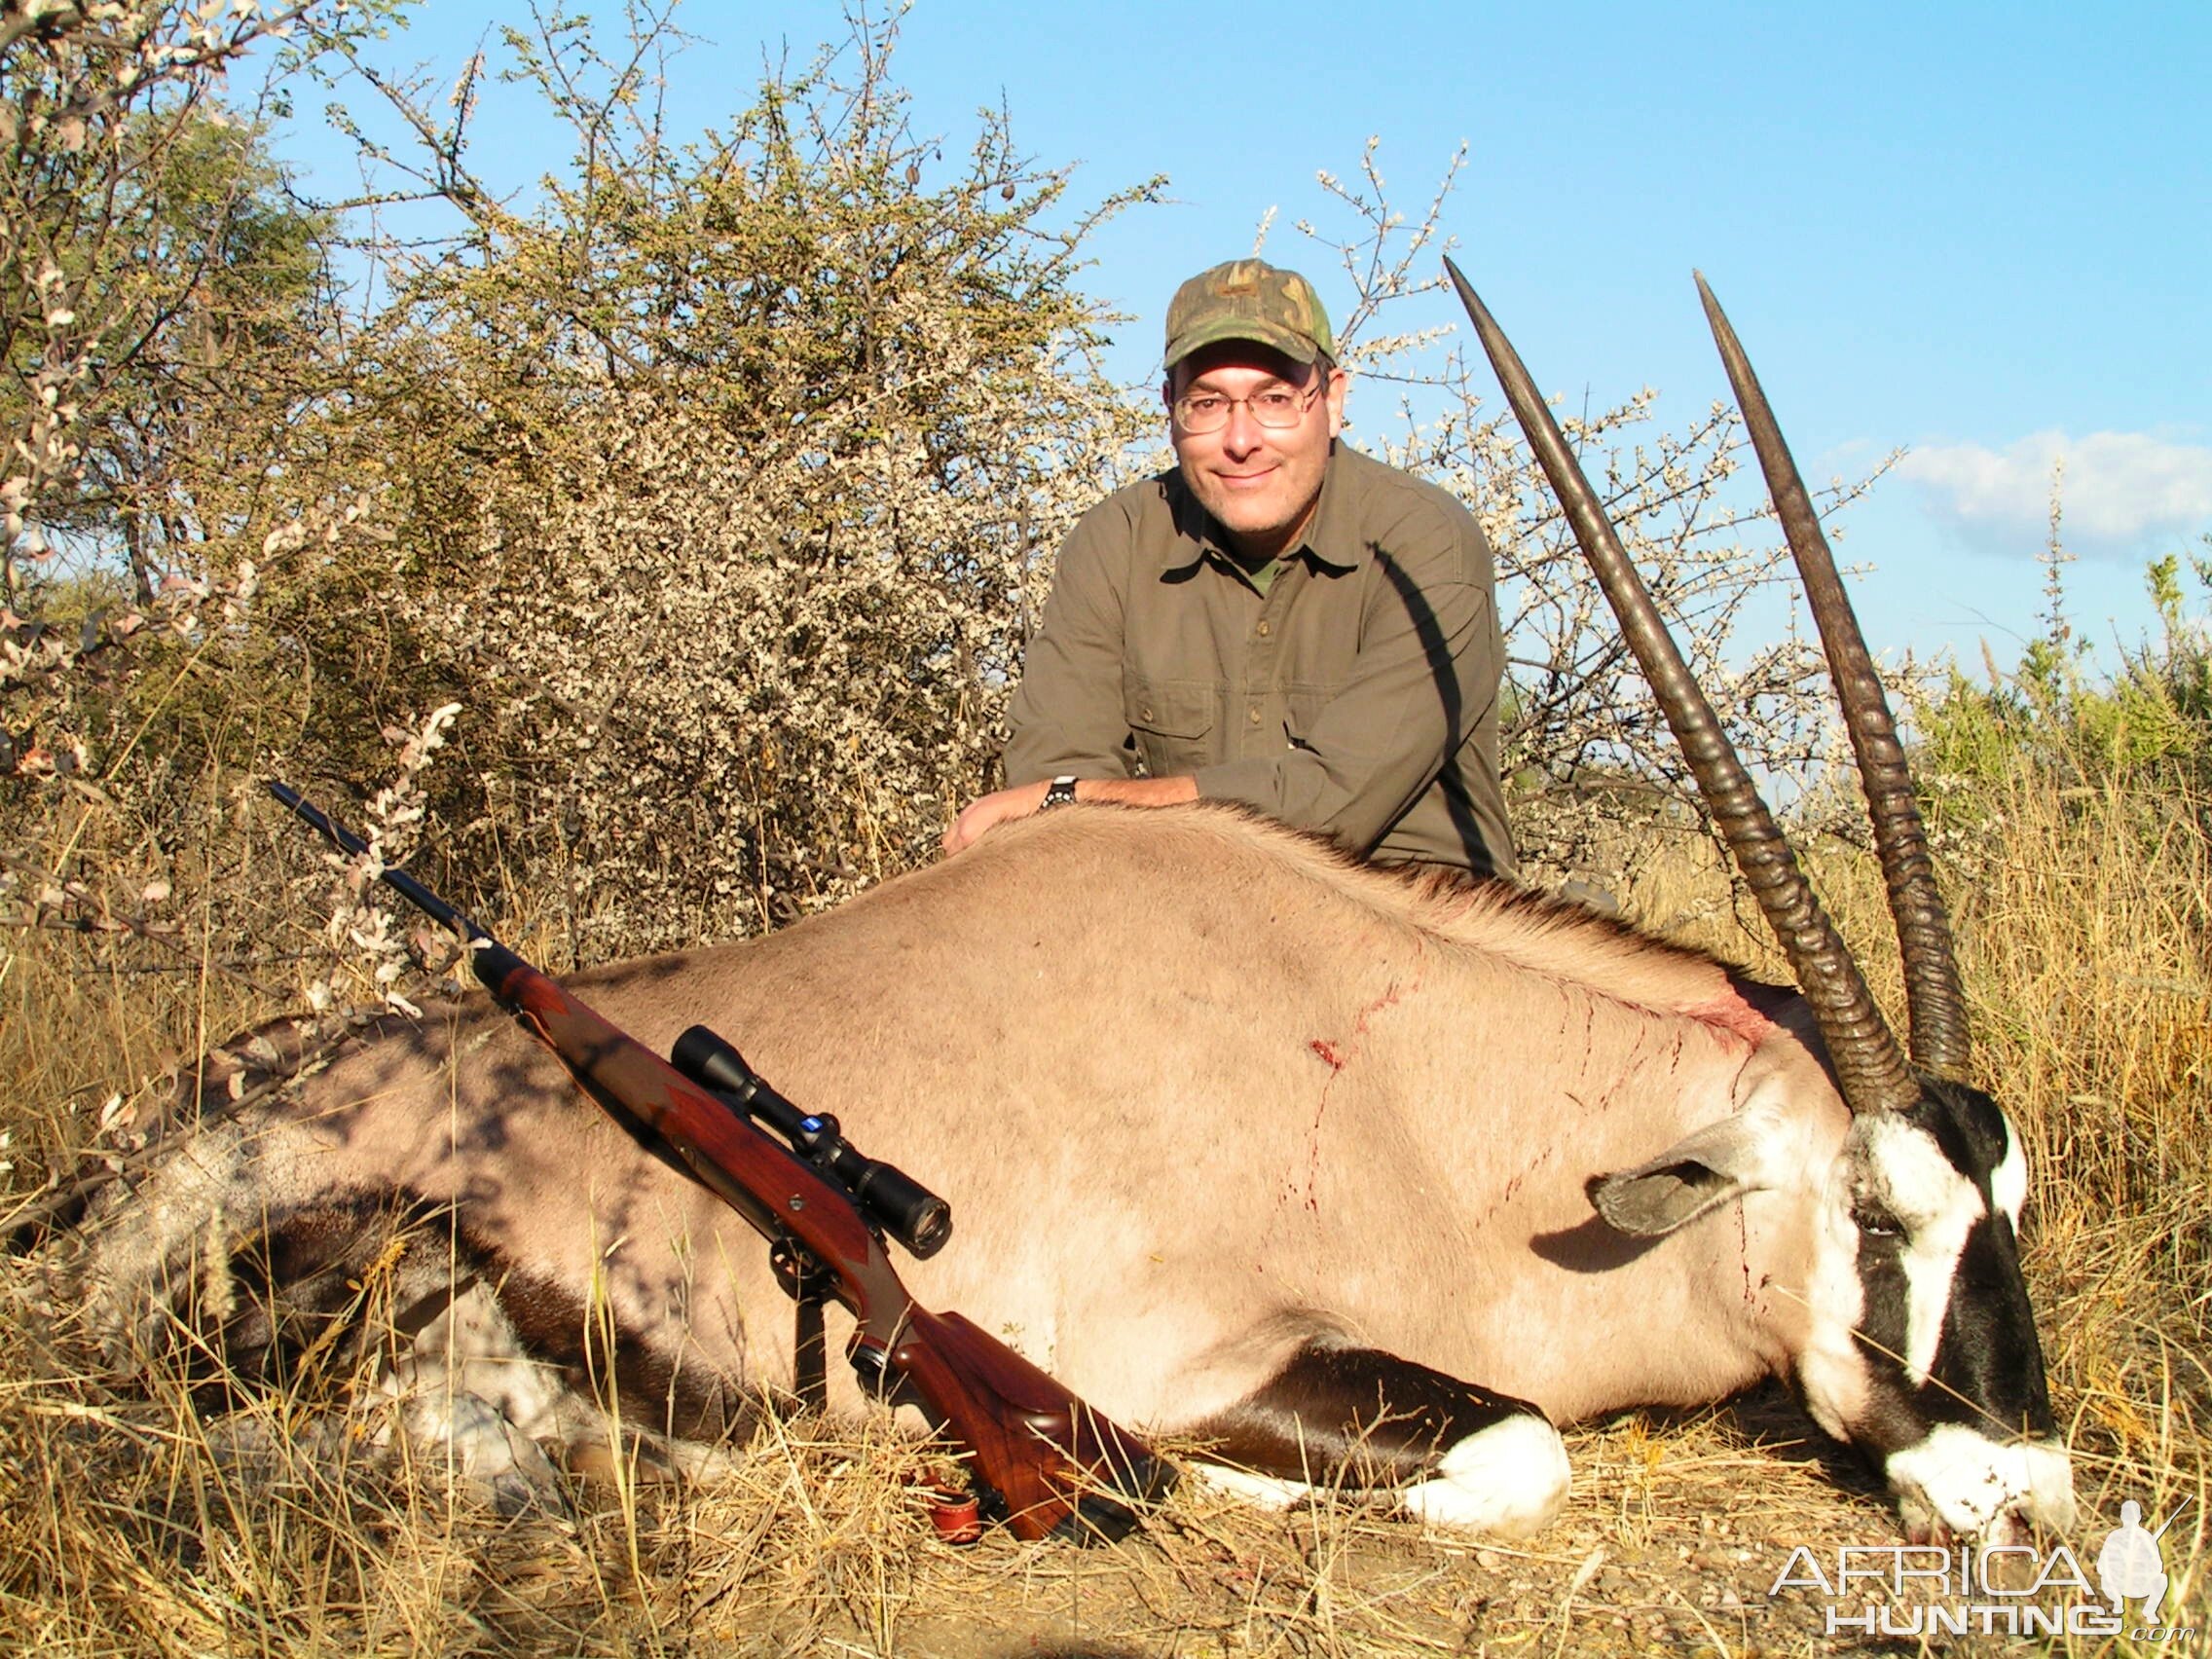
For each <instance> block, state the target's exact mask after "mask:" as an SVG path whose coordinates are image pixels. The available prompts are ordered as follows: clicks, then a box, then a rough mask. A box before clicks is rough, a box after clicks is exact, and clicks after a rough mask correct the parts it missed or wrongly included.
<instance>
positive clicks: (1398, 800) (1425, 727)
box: [1006, 444, 1514, 875]
mask: <svg viewBox="0 0 2212 1659" xmlns="http://www.w3.org/2000/svg"><path fill="white" fill-rule="evenodd" d="M1266 587H1267V591H1266V592H1265V593H1262V592H1261V591H1260V589H1259V588H1257V587H1255V586H1254V585H1253V583H1252V581H1251V580H1250V578H1249V577H1248V576H1247V575H1246V574H1245V573H1244V571H1242V570H1241V569H1240V568H1239V567H1238V566H1237V564H1236V562H1235V559H1234V558H1232V557H1231V556H1230V554H1229V552H1228V551H1227V542H1226V538H1225V537H1224V536H1223V534H1222V532H1221V529H1220V527H1219V526H1218V525H1216V524H1215V523H1214V522H1213V520H1212V519H1211V517H1210V516H1208V515H1207V513H1206V512H1205V510H1204V509H1203V508H1201V507H1200V506H1199V505H1198V501H1197V499H1196V498H1194V497H1193V496H1192V495H1191V493H1190V491H1189V489H1188V488H1186V486H1185V485H1184V482H1183V477H1182V473H1181V471H1180V469H1178V470H1175V471H1170V472H1164V473H1161V474H1160V475H1159V476H1158V477H1155V478H1149V479H1146V480H1145V481H1144V482H1143V483H1141V484H1134V485H1131V486H1130V487H1129V488H1127V489H1125V490H1122V491H1119V492H1117V493H1116V494H1114V495H1113V496H1110V497H1108V498H1106V499H1105V500H1104V501H1102V502H1100V503H1099V504H1098V505H1097V506H1095V507H1093V508H1092V509H1091V510H1090V511H1089V512H1088V513H1087V514H1085V515H1084V517H1083V519H1082V520H1081V521H1080V522H1079V523H1078V524H1077V525H1076V527H1075V529H1074V530H1073V531H1072V532H1070V533H1069V535H1068V538H1067V540H1066V541H1065V542H1064V543H1063V544H1062V546H1061V548H1060V557H1059V569H1058V573H1057V575H1056V576H1055V577H1054V579H1053V584H1052V592H1051V598H1050V599H1049V600H1048V601H1047V602H1046V606H1045V616H1044V622H1043V625H1042V626H1041V627H1040V629H1039V630H1038V633H1037V635H1036V637H1035V638H1034V639H1032V640H1031V641H1030V642H1029V650H1028V659H1027V664H1026V667H1025V669H1024V673H1023V677H1022V682H1021V685H1020V687H1019V689H1018V690H1017V691H1016V692H1015V693H1014V704H1013V708H1012V710H1011V712H1010V715H1009V719H1010V722H1011V724H1012V728H1013V736H1012V738H1011V740H1010V741H1009V742H1008V744H1007V749H1006V772H1007V782H1008V783H1009V784H1010V785H1011V784H1023V783H1030V782H1034V781H1035V780H1037V779H1039V778H1050V777H1057V776H1061V775H1063V774H1069V773H1072V774H1074V775H1075V776H1077V777H1079V778H1117V777H1129V776H1134V775H1136V774H1137V773H1138V772H1139V771H1140V769H1141V771H1142V772H1143V773H1144V774H1145V775H1148V776H1151V777H1156V778H1166V777H1179V776H1185V775H1188V776H1191V777H1194V778H1195V779H1196V780H1197V783H1198V793H1199V795H1200V796H1201V797H1203V798H1206V799H1214V800H1235V801H1242V802H1244V803H1245V804H1246V805H1248V806H1253V807H1257V808H1258V809H1259V810H1260V811H1262V812H1265V813H1267V814H1268V815H1270V816H1271V817H1273V818H1277V819H1280V820H1282V821H1283V822H1284V823H1286V824H1292V825H1297V826H1299V827H1301V828H1304V829H1310V830H1323V831H1325V832H1327V833H1329V834H1331V835H1333V836H1335V837H1336V839H1337V840H1338V841H1340V842H1342V843H1343V844H1344V845H1345V846H1346V847H1347V848H1349V849H1351V850H1352V851H1353V852H1356V853H1359V854H1362V855H1365V856H1369V857H1373V858H1375V859H1377V860H1381V861H1393V862H1394V861H1404V860H1415V859H1418V860H1422V861H1426V862H1429V863H1435V864H1450V865H1458V866H1462V867H1464V868H1467V869H1471V870H1474V871H1476V872H1478V873H1494V874H1499V875H1507V874H1510V873H1512V870H1513V867H1514V863H1513V843H1512V840H1511V838H1510V836H1509V835H1508V833H1507V830H1506V824H1505V801H1504V796H1503V794H1502V793H1501V792H1500V790H1499V787H1498V776H1497V715H1498V709H1497V699H1498V682H1499V678H1500V676H1501V675H1502V673H1503V666H1504V645H1503V643H1502V641H1501V640H1500V639H1499V636H1498V625H1497V607H1496V599H1495V593H1494V590H1493V571H1492V561H1491V550H1490V543H1489V541H1488V540H1487V539H1485V537H1484V535H1483V533H1482V530H1481V528H1480V527H1479V526H1478V525H1477V524H1476V523H1475V520H1474V516H1473V515H1472V514H1471V513H1469V512H1468V511H1467V509H1466V508H1465V507H1464V506H1462V505H1461V504H1460V503H1459V502H1458V501H1457V500H1456V499H1455V498H1453V497H1452V496H1451V495H1449V494H1448V493H1447V492H1445V491H1443V490H1440V489H1438V488H1437V487H1436V486H1434V485H1432V484H1425V483H1423V482H1421V481H1420V480H1419V479H1417V478H1414V477H1412V476H1410V475H1409V474H1407V473H1404V472H1400V471H1398V470H1396V469H1395V468H1393V467H1388V466H1384V465H1383V463H1382V462H1380V461H1372V460H1370V459H1369V458H1368V457H1366V456H1363V455H1361V454H1359V453H1358V452H1357V451H1356V450H1350V449H1346V448H1345V447H1344V446H1343V445H1342V444H1339V445H1338V446H1337V448H1336V450H1335V453H1334V454H1333V455H1332V456H1331V457H1330V460H1329V465H1328V470H1327V471H1326V473H1324V474H1323V478H1322V485H1321V499H1320V504H1319V506H1318V508H1317V509H1316V511H1315V512H1314V515H1313V521H1312V524H1311V526H1310V528H1309V531H1308V533H1307V536H1306V539H1305V541H1304V542H1303V543H1302V544H1301V545H1300V547H1299V548H1298V549H1297V550H1296V551H1294V552H1292V553H1288V554H1285V555H1284V557H1283V558H1282V560H1281V561H1280V563H1279V564H1278V566H1277V569H1276V571H1275V573H1274V578H1273V580H1272V581H1271V582H1269V583H1268V584H1266Z"/></svg>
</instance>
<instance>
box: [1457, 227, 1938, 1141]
mask: <svg viewBox="0 0 2212 1659" xmlns="http://www.w3.org/2000/svg"><path fill="white" fill-rule="evenodd" d="M1444 269H1445V270H1446V271H1448V272H1450V273H1451V276H1452V281H1453V284H1454V285H1455V286H1456V288H1457V289H1458V290H1459V300H1460V303H1461V304H1463V305H1464V306H1465V307H1466V308H1467V315H1468V317H1469V318H1471V319H1472V320H1473V322H1474V325H1475V332H1476V334H1477V335H1479V336H1480V337H1481V339H1482V343H1483V350H1485V351H1487V352H1488V353H1489V354H1490V360H1491V366H1492V367H1493V369H1495V370H1496V371H1497V379H1498V384H1499V385H1500V386H1502V387H1504V388H1505V399H1506V401H1507V402H1508V403H1509V404H1511V405H1512V407H1513V413H1514V416H1515V418H1516V419H1517V420H1519V421H1520V423H1521V430H1522V432H1523V433H1524V435H1526V436H1527V438H1528V440H1529V447H1530V449H1532V450H1533V451H1534V452H1535V455H1536V460H1537V461H1538V462H1540V463H1541V465H1542V466H1543V469H1544V475H1545V476H1546V477H1547V478H1549V479H1550V480H1551V485H1552V492H1553V494H1555V495H1556V496H1558V497H1559V500H1560V505H1561V506H1562V507H1563V508H1565V509H1566V512H1567V522H1568V523H1569V524H1570V525H1572V526H1573V527H1574V536H1575V539H1576V540H1577V541H1579V542H1581V544H1582V551H1583V553H1584V555H1585V556H1587V557H1588V559H1589V561H1590V567H1591V569H1592V570H1593V571H1596V573H1597V576H1598V583H1599V586H1601V587H1602V588H1604V591H1605V598H1606V600H1607V601H1608V602H1609V603H1610V604H1611V606H1612V608H1613V613H1614V614H1615V615H1616V616H1617V617H1619V619H1620V625H1621V633H1622V635H1623V636H1624V637H1625V638H1626V639H1627V640H1628V643H1629V645H1630V648H1631V649H1633V650H1634V651H1635V652H1636V659H1637V661H1638V662H1639V663H1640V664H1641V665H1642V668H1643V677H1644V679H1645V680H1646V681H1648V682H1650V685H1651V691H1652V695H1653V696H1654V697H1656V698H1657V699H1658V702H1659V707H1660V709H1661V710H1662V711H1664V713H1665V714H1666V716H1667V723H1668V724H1669V725H1670V726H1672V727H1674V731H1675V741H1676V742H1677V743H1678V744H1679V745H1680V746H1681V750H1682V756H1683V758H1684V759H1686V760H1688V762H1689V765H1690V770H1691V771H1692V772H1693V773H1694V774H1695V775H1696V777H1697V782H1698V789H1699V790H1700V792H1702V793H1703V794H1704V795H1705V800H1706V805H1707V807H1708V809H1709V810H1711V812H1712V813H1713V818H1714V825H1715V826H1716V827H1717V828H1718V829H1719V830H1720V833H1721V836H1722V838H1723V839H1725V840H1726V841H1727V843H1728V846H1729V850H1730V851H1731V852H1733V853H1734V854H1735V856H1736V865H1737V867H1738V868H1740V869H1741V870H1742V871H1743V872H1744V879H1745V881H1746V882H1748V883H1749V884H1750V886H1751V892H1752V893H1753V895H1755V896H1756V897H1757V899H1758V902H1759V908H1760V909H1761V910H1763V911H1765V912H1766V919H1767V925H1768V926H1769V927H1771V928H1773V929H1774V934H1775V938H1776V939H1778V940H1781V943H1782V948H1783V951H1784V953H1785V954H1786V955H1787V956H1788V958H1789V965H1790V968H1791V970H1792V971H1793V972H1794V973H1795V974H1796V976H1797V983H1798V986H1799V987H1800V988H1801V989H1802V990H1803V992H1804V994H1805V1001H1806V1003H1807V1004H1808V1005H1810V1007H1811V1008H1812V1010H1813V1013H1814V1016H1815V1017H1816V1018H1817V1019H1818V1020H1819V1021H1820V1026H1821V1036H1822V1037H1823V1039H1824V1040H1825V1042H1826V1044H1827V1049H1828V1061H1829V1063H1830V1064H1831V1065H1832V1066H1833V1067H1834V1068H1835V1075H1836V1082H1837V1083H1838V1084H1839V1085H1840V1086H1841V1088H1842V1090H1843V1097H1844V1100H1845V1101H1846V1102H1847V1103H1848V1104H1849V1105H1850V1107H1851V1109H1852V1110H1853V1111H1854V1112H1878V1111H1888V1110H1892V1109H1895V1108H1899V1107H1902V1106H1906V1105H1909V1104H1910V1103H1911V1102H1912V1101H1914V1100H1916V1099H1917V1098H1918V1097H1919V1093H1920V1090H1919V1088H1918V1087H1917V1086H1916V1085H1915V1084H1914V1083H1913V1080H1912V1074H1911V1073H1910V1072H1909V1071H1908V1070H1907V1069H1906V1067H1905V1063H1904V1056H1903V1055H1902V1054H1900V1053H1899V1051H1898V1046H1897V1042H1896V1040H1895V1039H1894V1038H1892V1037H1891V1035H1890V1028H1889V1026H1888V1025H1887V1024H1885V1023H1884V1021H1883V1019H1882V1014H1881V1010H1879V1009H1878V1008H1876V1007H1875V1006H1874V999H1873V996H1872V995H1871V994H1870V993H1869V992H1868V991H1867V989H1866V981H1865V980H1864V979H1863V978H1862V977H1861V976H1860V973H1859V968H1858V965H1857V964H1856V963H1854V962H1853V961H1852V960H1851V953H1850V952H1849V951H1848V950H1846V949H1845V948H1844V945H1843V940H1842V938H1841V936H1839V935H1838V934H1837V933H1836V931H1835V927H1834V924H1833V923H1831V922H1830V921H1829V920H1828V918H1827V913H1826V912H1825V911H1824V910H1823V909H1822V908H1821V903H1820V900H1819V899H1817V898H1816V897H1815V896H1814V894H1813V888H1812V884H1811V883H1810V882H1808V881H1807V880H1806V879H1805V875H1804V872H1803V871H1802V870H1800V869H1799V868H1798V867H1797V859H1796V855H1795V854H1794V853H1792V852H1791V851H1790V850H1789V843H1788V841H1787V840H1785V839H1784V838H1783V834H1782V830H1781V828H1780V827H1779V826H1778V825H1776V823H1775V822H1774V816H1773V814H1771V813H1769V812H1768V811H1767V809H1766V803H1765V802H1764V801H1762V800H1761V799H1759V793H1758V790H1757V789H1756V788H1755V787H1754V786H1753V785H1752V783H1751V774H1750V773H1749V772H1748V771H1746V770H1745V769H1744V763H1743V761H1742V760H1741V759H1739V758H1738V757H1737V755H1736V751H1735V749H1734V748H1733V747H1732V746H1731V745H1730V744H1729V742H1728V738H1727V734H1726V733H1725V732H1723V731H1722V730H1721V728H1720V721H1719V719H1717V718H1716V717H1715V716H1714V712H1713V705H1712V704H1711V703H1709V702H1708V701H1707V700H1706V696H1705V693H1704V692H1703V691H1701V690H1700V689H1699V688H1698V684H1697V682H1696V681H1695V680H1694V679H1692V678H1691V676H1690V671H1689V665H1688V664H1687V663H1685V662H1684V661H1683V660H1682V653H1681V652H1680V650H1678V649H1677V647H1676V645H1675V642H1674V639H1673V637H1672V636H1671V635H1670V634H1669V633H1668V632H1667V625H1666V623H1665V622H1663V621H1662V620H1660V616H1659V608H1658V607H1657V606H1655V605H1654V604H1652V602H1651V595H1650V593H1649V591H1648V590H1647V589H1645V587H1644V585H1643V578H1642V577H1641V576H1640V575H1638V574H1637V571H1636V567H1635V566H1634V565H1633V564H1632V563H1630V561H1629V557H1628V554H1627V553H1626V552H1624V551H1623V550H1622V548H1621V544H1620V538H1619V537H1618V536H1617V535H1614V534H1613V527H1612V526H1611V524H1609V523H1608V522H1607V521H1606V518H1605V514H1604V509H1603V508H1602V507H1600V506H1599V504H1598V497H1597V493H1596V492H1595V491H1593V490H1592V489H1591V488H1590V481H1589V480H1588V479H1587V478H1585V477H1583V475H1582V468H1581V466H1580V465H1578V464H1577V463H1576V461H1575V460H1574V457H1573V455H1572V454H1571V453H1570V452H1569V451H1568V449H1567V439H1566V438H1565V437H1564V436H1563V435H1562V434H1561V432H1560V429H1559V424H1558V423H1557V422H1556V421H1554V420H1553V419H1552V413H1551V410H1550V409H1548V408H1547V407H1545V404H1544V400H1543V398H1542V396H1541V395H1539V394H1538V392H1537V390H1536V386H1535V383H1534V382H1533V381H1532V380H1530V377H1529V371H1528V370H1527V369H1526V368H1524V367H1523V366H1522V363H1521V358H1520V356H1519V355H1518V354H1517V353H1516V352H1515V351H1514V350H1513V347H1512V345H1511V344H1510V343H1509V342H1508V341H1507V340H1506V338H1505V336H1504V334H1503V333H1502V332H1500V330H1499V329H1498V326H1497V324H1496V323H1495V322H1494V321H1493V320H1492V318H1491V314H1490V313H1489V312H1488V311H1486V310H1485V309H1484V307H1483V303H1482V301H1481V300H1480V299H1478V298H1476V296H1475V291H1474V289H1473V288H1471V287H1470V286H1468V284H1467V279H1466V277H1464V276H1461V275H1460V274H1459V268H1458V267H1457V266H1456V265H1455V264H1453V263H1452V261H1451V260H1449V259H1447V260H1446V261H1445V262H1444Z"/></svg>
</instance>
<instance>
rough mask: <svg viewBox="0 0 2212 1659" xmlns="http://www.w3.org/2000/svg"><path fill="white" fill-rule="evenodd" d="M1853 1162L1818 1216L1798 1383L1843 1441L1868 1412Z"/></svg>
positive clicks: (1832, 1183) (1841, 1169)
mask: <svg viewBox="0 0 2212 1659" xmlns="http://www.w3.org/2000/svg"><path fill="white" fill-rule="evenodd" d="M1850 1188H1851V1161H1850V1159H1849V1158H1848V1156H1846V1157H1843V1158H1839V1159H1837V1160H1836V1165H1835V1172H1834V1174H1833V1176H1832V1177H1831V1178H1830V1180H1829V1183H1828V1189H1827V1191H1826V1192H1825V1194H1824V1195H1823V1196H1822V1198H1821V1204H1820V1208H1819V1210H1818V1211H1817V1213H1816V1220H1815V1232H1814V1236H1813V1265H1812V1271H1811V1272H1809V1273H1807V1274H1806V1279H1805V1302H1806V1309H1805V1311H1806V1313H1807V1315H1808V1324H1809V1327H1810V1328H1809V1329H1808V1330H1807V1332H1806V1336H1805V1348H1804V1351H1803V1352H1802V1353H1801V1354H1799V1355H1798V1358H1797V1381H1798V1383H1799V1385H1800V1386H1801V1387H1803V1389H1804V1390H1805V1407H1806V1410H1808V1411H1810V1412H1811V1413H1812V1414H1813V1420H1814V1421H1815V1422H1817V1423H1819V1424H1820V1425H1821V1427H1822V1428H1823V1429H1825V1431H1826V1432H1827V1433H1829V1434H1832V1435H1834V1436H1835V1438H1836V1439H1838V1440H1849V1439H1850V1438H1851V1425H1852V1424H1853V1423H1854V1422H1856V1421H1858V1420H1859V1419H1860V1417H1861V1416H1862V1414H1863V1413H1864V1411H1865V1407H1866V1383H1867V1374H1866V1355H1865V1353H1864V1352H1863V1351H1862V1349H1861V1348H1860V1346H1859V1345H1858V1343H1857V1342H1855V1341H1854V1340H1853V1338H1852V1332H1854V1331H1856V1330H1858V1329H1859V1327H1860V1325H1861V1323H1862V1321H1863V1320H1864V1318H1865V1314H1866V1287H1865V1286H1864V1285H1862V1284H1861V1283H1860V1282H1859V1229H1858V1228H1857V1227H1856V1226H1855V1225H1854V1224H1853V1223H1852V1219H1851V1190H1850Z"/></svg>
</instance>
